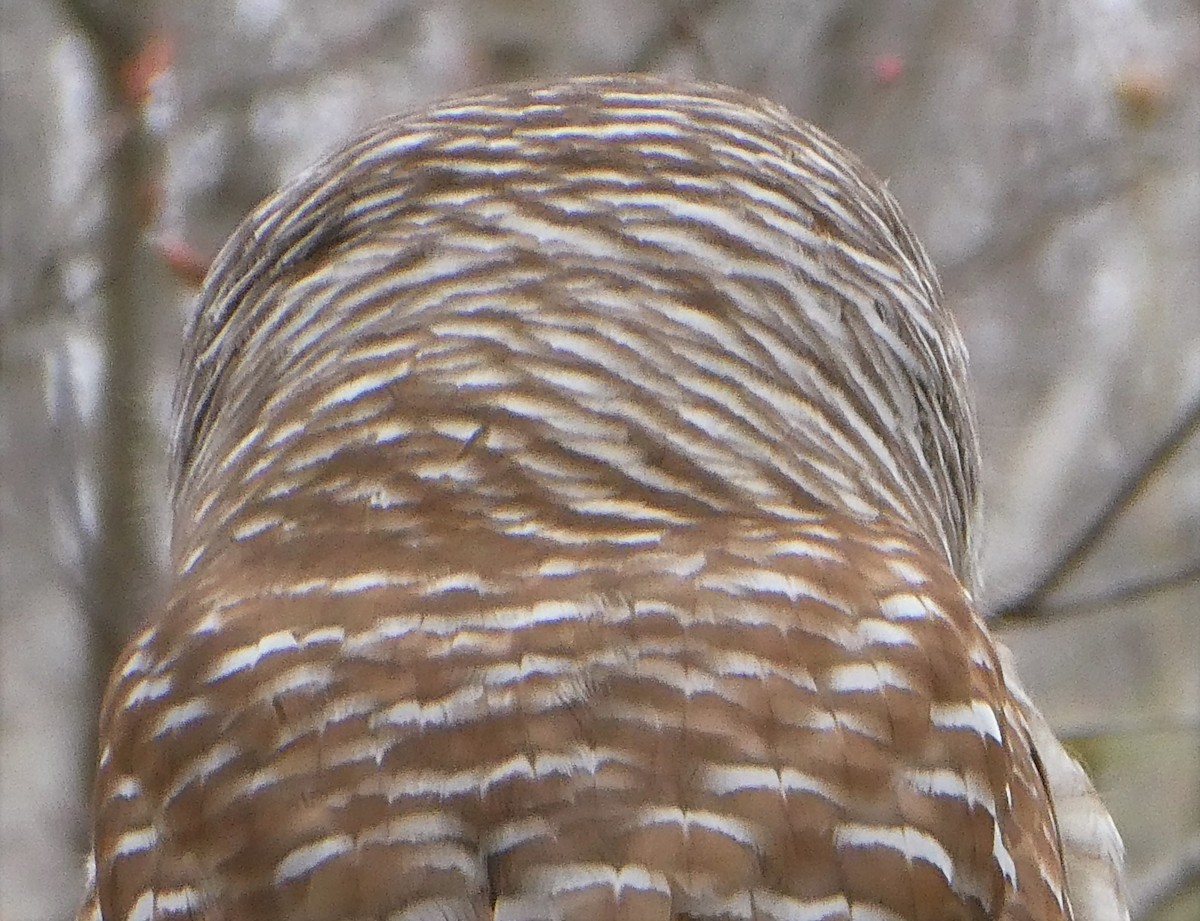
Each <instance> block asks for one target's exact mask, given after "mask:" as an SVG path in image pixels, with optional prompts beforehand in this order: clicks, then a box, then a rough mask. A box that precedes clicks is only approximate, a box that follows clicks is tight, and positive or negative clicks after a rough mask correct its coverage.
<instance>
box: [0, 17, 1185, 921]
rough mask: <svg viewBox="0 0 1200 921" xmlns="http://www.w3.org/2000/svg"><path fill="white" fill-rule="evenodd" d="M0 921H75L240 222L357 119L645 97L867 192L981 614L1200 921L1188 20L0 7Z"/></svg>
mask: <svg viewBox="0 0 1200 921" xmlns="http://www.w3.org/2000/svg"><path fill="white" fill-rule="evenodd" d="M0 43H2V44H0V87H2V96H0V105H2V108H0V231H2V240H3V246H2V250H0V921H64V919H66V918H68V917H69V915H70V914H71V912H72V911H73V910H74V907H75V903H76V900H77V898H78V892H79V888H80V885H79V883H80V879H81V871H80V867H81V854H82V852H83V849H84V844H85V838H86V805H85V804H86V799H87V788H88V784H89V783H90V773H91V761H92V757H93V752H92V748H93V738H94V722H95V713H96V709H97V706H98V696H99V693H100V691H101V689H102V686H103V681H104V678H105V677H106V675H107V672H108V669H109V667H110V665H111V662H112V659H113V657H114V656H115V655H116V653H117V651H118V649H119V647H120V645H121V643H122V642H123V640H124V638H125V637H126V636H127V635H128V634H129V633H130V632H131V631H132V629H133V628H134V626H135V625H136V624H137V622H138V621H139V620H140V619H141V618H142V617H143V616H144V615H145V614H146V612H147V611H148V610H149V609H151V608H152V607H153V604H154V600H155V597H156V593H157V592H158V591H159V588H160V583H159V581H158V580H159V570H160V567H161V564H162V562H163V559H164V557H165V552H166V541H167V538H166V523H167V510H166V506H165V502H164V499H165V494H166V462H165V458H166V442H167V438H166V432H167V429H168V420H169V414H170V400H171V390H172V382H173V377H174V373H175V366H176V361H177V354H178V349H179V335H180V328H181V323H182V318H183V317H184V316H185V314H186V311H187V310H188V306H189V303H190V301H191V299H192V297H193V295H194V291H195V286H196V285H197V283H198V280H199V277H200V276H202V274H203V272H204V269H205V267H206V266H207V264H208V262H209V260H210V259H211V258H212V256H213V255H214V254H215V252H216V250H217V248H218V247H219V245H220V244H221V242H222V240H223V238H224V237H225V236H226V235H227V234H228V233H229V231H230V230H231V229H232V228H233V226H234V225H235V223H236V222H237V221H238V220H239V219H240V217H241V216H242V215H243V214H244V213H245V212H246V211H248V210H249V209H250V207H251V206H252V205H254V204H255V202H256V201H258V200H259V199H260V198H261V197H263V196H264V195H266V194H267V193H269V192H270V191H271V190H272V189H273V188H274V187H275V186H276V185H277V184H278V183H280V182H281V181H282V180H283V179H284V178H286V177H288V176H289V175H291V174H292V173H293V172H295V171H296V170H298V169H300V168H302V167H303V166H305V165H306V164H307V163H308V162H310V161H311V160H312V159H313V158H315V157H316V156H318V155H319V154H320V153H321V152H322V151H324V150H326V149H328V148H330V147H331V146H332V145H335V144H336V143H337V142H338V141H339V140H340V139H343V138H344V137H345V136H346V135H347V134H348V133H350V132H352V131H354V130H355V129H356V128H357V127H358V126H360V125H363V124H364V123H367V122H369V121H371V120H373V119H375V118H377V117H380V116H382V115H385V114H387V113H390V112H393V111H395V110H398V109H403V108H406V107H410V106H413V105H415V104H417V103H419V102H421V101H423V100H426V99H430V98H432V97H437V96H441V95H444V94H447V93H450V92H452V91H454V90H458V89H460V88H464V87H467V86H471V85H476V84H480V83H490V82H497V81H506V80H513V79H524V78H529V77H539V76H548V75H561V74H567V73H582V72H601V71H630V70H648V71H655V72H660V73H669V74H676V75H681V76H688V77H698V78H703V79H707V80H714V81H719V82H723V83H728V84H732V85H735V86H738V87H741V88H744V89H747V90H750V91H753V92H756V93H758V94H761V95H764V96H769V97H770V98H772V99H774V100H775V101H777V102H780V103H782V104H784V105H785V106H787V107H788V108H790V109H791V110H792V111H793V112H794V113H796V114H797V115H800V116H803V117H805V118H808V119H810V120H812V121H814V122H816V123H817V124H819V125H820V126H821V127H823V128H825V129H826V130H827V131H829V132H830V133H832V134H833V135H834V136H835V137H837V138H838V139H840V140H841V141H842V142H843V143H845V144H846V145H848V146H849V147H851V148H852V149H853V150H855V151H856V152H857V153H858V154H859V155H860V156H861V157H862V158H863V159H864V160H865V161H866V162H867V163H868V164H869V165H870V166H871V167H872V168H873V170H874V171H875V172H876V173H878V174H879V175H880V176H882V177H884V178H886V179H887V180H888V181H889V183H890V186H891V188H892V190H893V191H894V192H895V194H896V196H897V197H898V198H899V199H900V201H901V203H902V205H903V206H904V208H905V211H906V213H907V215H908V217H909V219H910V220H911V222H912V223H913V224H914V225H915V227H916V229H917V231H918V234H919V235H920V237H921V239H922V240H923V241H924V242H925V244H926V246H927V248H928V249H929V251H930V254H931V256H932V257H933V260H934V262H935V263H936V265H937V266H938V267H939V271H940V273H941V277H942V281H943V284H944V287H945V291H946V298H947V300H948V302H949V303H950V304H951V306H952V307H953V309H954V310H955V311H956V313H957V315H958V318H959V321H960V323H961V325H962V327H963V330H964V333H965V335H966V338H967V341H968V345H969V347H970V350H971V355H972V361H973V367H972V370H973V375H974V380H975V388H976V391H977V394H978V408H979V417H980V424H981V429H982V439H983V452H984V457H985V463H986V466H985V474H986V481H985V501H986V509H985V522H984V528H983V532H984V545H983V560H984V574H985V575H984V578H985V582H984V589H983V593H982V598H981V601H982V603H983V604H984V605H985V607H986V608H987V609H988V610H989V611H991V612H993V613H994V615H995V616H996V618H997V623H998V626H999V627H1000V629H1001V630H1002V631H1003V632H1004V634H1005V635H1006V636H1007V638H1008V640H1009V641H1010V643H1011V644H1012V646H1013V647H1014V649H1015V651H1016V653H1017V655H1018V659H1019V662H1020V664H1021V667H1022V673H1023V676H1024V678H1025V680H1026V683H1027V684H1028V685H1029V686H1030V688H1031V691H1032V693H1033V695H1034V697H1035V699H1036V700H1038V701H1039V702H1040V703H1041V705H1042V706H1043V707H1044V709H1045V711H1046V713H1047V715H1048V717H1049V718H1050V721H1051V722H1052V723H1053V724H1054V725H1055V726H1056V727H1057V728H1058V729H1059V731H1060V732H1061V733H1062V734H1063V735H1064V736H1065V737H1067V738H1068V739H1070V740H1071V744H1072V747H1073V749H1074V750H1075V751H1076V752H1077V753H1078V754H1079V755H1080V756H1081V757H1082V758H1083V759H1084V760H1085V761H1086V763H1087V764H1088V766H1089V768H1090V770H1091V772H1092V775H1093V777H1094V778H1095V781H1096V784H1097V786H1098V787H1099V788H1100V790H1101V791H1102V793H1103V794H1104V796H1105V797H1106V799H1107V801H1108V803H1109V804H1110V807H1111V809H1112V811H1113V814H1114V816H1115V817H1116V819H1117V822H1118V825H1119V826H1120V827H1121V830H1122V832H1123V834H1124V837H1125V841H1126V844H1127V847H1128V851H1129V861H1130V869H1131V879H1132V883H1133V889H1134V895H1135V918H1137V919H1141V921H1148V919H1154V921H1168V919H1170V921H1197V919H1200V881H1198V877H1200V435H1198V434H1197V433H1196V429H1197V428H1198V427H1200V3H1198V2H1197V0H1074V2H1070V3H1063V2H1059V0H992V2H988V3H960V2H957V0H891V2H887V3H883V2H863V0H858V2H853V0H725V2H722V0H408V2H406V0H357V2H351V0H347V2H341V3H328V2H325V0H0Z"/></svg>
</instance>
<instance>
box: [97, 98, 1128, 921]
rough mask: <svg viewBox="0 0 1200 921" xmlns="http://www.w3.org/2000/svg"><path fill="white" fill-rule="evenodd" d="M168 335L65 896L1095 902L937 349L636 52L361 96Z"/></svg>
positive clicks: (496, 912)
mask: <svg viewBox="0 0 1200 921" xmlns="http://www.w3.org/2000/svg"><path fill="white" fill-rule="evenodd" d="M186 341H187V344H186V350H185V359H184V366H183V375H182V381H181V384H180V388H179V391H178V399H177V413H178V429H177V444H176V468H175V479H174V532H173V538H172V561H173V570H172V578H171V582H170V586H169V592H168V596H167V598H166V600H165V602H164V605H163V608H162V610H161V613H160V614H159V615H158V616H157V617H156V618H154V619H153V621H152V622H151V623H150V625H149V626H148V627H147V628H146V629H145V631H144V632H143V633H141V634H140V635H139V636H137V637H136V638H135V639H134V640H133V641H132V642H131V643H130V645H129V646H128V648H127V650H126V651H125V653H124V655H123V658H122V659H121V661H120V662H119V664H118V666H117V668H116V670H115V673H114V675H113V678H112V681H111V684H110V687H109V691H108V693H107V697H106V700H105V703H104V706H103V713H102V718H101V727H100V745H101V752H100V756H99V764H98V780H97V786H96V792H95V797H96V799H95V818H94V829H93V831H94V847H93V852H92V857H91V858H90V859H89V868H90V873H89V894H88V898H87V903H86V905H85V907H84V908H83V910H82V912H81V915H80V917H81V919H86V921H91V919H104V921H151V919H152V921H169V919H175V918H180V919H182V918H191V919H204V921H284V919H287V921H350V919H356V921H357V919H380V921H382V919H387V921H429V919H439V921H468V919H469V921H484V919H494V921H608V919H612V921H615V919H627V921H659V919H661V921H668V919H692V921H700V919H714V921H715V919H730V921H732V919H746V921H749V919H754V921H768V919H770V921H799V919H813V921H815V919H822V921H950V919H1003V921H1047V919H1069V918H1075V919H1077V921H1084V919H1088V921H1110V919H1118V918H1122V917H1126V916H1127V913H1126V912H1125V909H1124V898H1123V895H1122V892H1121V882H1120V859H1121V858H1120V848H1121V846H1120V841H1119V838H1118V837H1117V834H1116V831H1115V829H1114V827H1113V825H1112V822H1111V820H1110V819H1109V817H1108V815H1107V813H1106V812H1105V811H1104V809H1103V807H1102V806H1101V805H1100V804H1099V802H1098V801H1097V799H1096V796H1095V794H1094V792H1093V791H1092V788H1091V786H1090V784H1089V783H1088V781H1087V779H1086V777H1085V776H1084V775H1083V773H1082V771H1081V770H1080V769H1079V768H1078V766H1077V765H1075V763H1074V762H1073V761H1072V760H1071V759H1070V758H1069V757H1068V756H1067V755H1066V753H1065V752H1064V751H1063V750H1062V749H1061V747H1060V746H1059V745H1058V743H1057V742H1056V741H1055V740H1054V738H1053V736H1052V735H1051V734H1050V732H1049V730H1048V729H1047V727H1046V725H1045V723H1044V721H1043V720H1042V719H1041V717H1040V716H1039V714H1038V713H1037V711H1036V710H1035V709H1034V708H1033V706H1032V705H1031V704H1030V703H1029V701H1028V699H1027V698H1026V696H1025V695H1024V694H1023V693H1022V691H1021V689H1020V687H1019V685H1018V684H1017V683H1016V681H1015V678H1014V676H1013V672H1012V669H1011V665H1010V664H1009V663H1008V662H1007V661H1006V659H1005V658H1004V653H1003V650H1002V649H1001V648H1000V647H998V646H997V644H996V643H995V642H993V640H992V639H991V638H990V637H989V634H988V632H987V630H986V628H985V626H984V624H983V622H982V620H981V618H980V616H979V614H978V612H977V610H976V609H975V607H974V605H973V603H972V598H971V589H972V583H973V554H972V523H973V518H974V515H975V507H976V471H977V449H976V440H975V433H974V427H973V419H972V413H971V407H970V402H969V399H968V395H967V385H966V373H965V363H964V362H965V356H964V350H963V346H962V343H961V341H960V338H959V334H958V332H957V331H956V329H955V326H954V324H953V322H952V320H951V318H950V316H949V314H948V313H947V311H946V309H945V308H944V307H943V305H942V304H941V300H940V293H939V289H938V285H937V282H936V279H935V276H934V273H933V271H932V269H931V268H930V266H929V263H928V261H927V259H926V256H925V254H924V252H923V251H922V249H921V247H920V244H919V243H918V242H917V241H916V239H915V238H914V237H913V235H912V233H911V232H910V230H909V229H908V227H907V226H906V225H905V223H904V221H903V219H902V218H901V216H900V213H899V211H898V210H897V206H896V204H895V202H894V201H893V199H892V198H891V196H890V195H889V194H888V193H887V192H886V191H885V190H884V189H883V188H882V187H881V185H880V184H879V183H878V182H877V181H876V180H875V179H873V178H872V177H871V176H870V175H869V174H868V173H867V172H866V171H865V170H864V168H863V167H862V166H861V165H860V164H859V163H858V162H857V161H856V160H855V159H854V158H853V157H852V156H851V155H850V154H848V153H847V152H846V151H844V150H842V149H841V148H840V147H838V146H837V145H836V144H835V143H834V142H833V141H831V140H830V139H829V138H827V137H825V136H824V135H822V134H821V133H820V132H818V131H817V130H815V129H813V128H812V127H810V126H808V125H806V124H803V123H801V122H799V121H797V120H796V119H794V118H792V117H790V116H789V115H788V114H787V113H786V112H784V111H783V110H781V109H780V108H778V107H776V106H774V105H771V104H769V103H766V102H764V101H761V100H758V99H754V98H751V97H748V96H745V95H742V94H740V93H737V92H734V91H732V90H729V89H725V88H723V87H718V86H703V85H694V84H688V83H682V82H671V81H663V80H657V79H650V78H641V77H599V78H584V79H576V80H570V81H566V82H562V83H559V84H556V85H526V86H516V87H506V88H501V89H498V90H493V91H484V92H481V93H478V94H476V95H469V96H463V97H460V98H456V99H451V100H449V101H447V102H444V103H442V104H438V105H434V106H432V107H429V108H425V109H422V110H420V111H415V112H412V113H409V114H407V115H403V116H400V117H397V118H393V119H391V120H388V121H385V122H383V123H381V124H380V125H378V126H377V127H375V128H374V129H373V130H371V131H368V132H367V133H366V134H364V135H362V136H361V137H360V138H358V139H357V140H355V141H354V142H353V143H351V144H349V145H348V146H346V147H344V148H343V149H342V150H340V151H339V152H337V153H335V154H333V155H332V156H331V157H329V158H328V159H326V160H325V161H324V162H322V163H320V164H318V165H317V166H315V167H314V168H312V169H311V170H309V171H308V172H306V173H304V174H303V175H302V176H300V177H299V178H298V179H296V180H295V181H294V182H292V183H291V184H290V185H288V186H286V187H285V188H284V189H283V190H282V191H280V192H279V193H278V194H276V195H275V196H274V197H272V198H270V199H269V200H268V201H266V202H265V203H264V204H263V205H261V206H260V207H259V208H258V209H257V210H256V211H255V212H254V213H253V214H252V215H250V217H249V218H248V219H247V220H246V221H245V222H244V223H243V224H242V226H241V228H240V229H239V230H238V231H237V232H236V233H235V234H234V235H233V237H232V239H231V240H230V241H229V242H228V244H227V245H226V246H225V248H224V249H223V250H222V252H221V254H220V256H219V257H218V259H217V261H216V263H215V264H214V266H213V268H212V271H211V272H210V274H209V277H208V280H207V282H206V284H205V287H204V289H203V293H202V295H201V297H200V301H199V306H198V309H197V311H196V313H195V315H194V318H193V320H192V321H191V324H190V327H189V330H188V333H187V340H186Z"/></svg>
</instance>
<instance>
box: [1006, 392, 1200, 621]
mask: <svg viewBox="0 0 1200 921" xmlns="http://www.w3.org/2000/svg"><path fill="white" fill-rule="evenodd" d="M1198 430H1200V397H1197V398H1196V399H1195V400H1194V401H1193V402H1192V404H1191V405H1190V406H1189V407H1188V408H1187V409H1186V410H1185V411H1184V413H1183V415H1182V416H1181V417H1180V419H1179V421H1178V422H1176V423H1175V425H1174V426H1173V427H1172V428H1171V430H1170V431H1169V432H1167V434H1166V435H1165V436H1164V437H1163V438H1162V439H1161V440H1160V441H1159V443H1158V444H1157V445H1155V447H1154V448H1153V449H1152V450H1151V451H1150V453H1149V454H1148V455H1147V456H1146V458H1145V459H1144V460H1143V461H1142V462H1141V463H1140V464H1138V465H1137V467H1135V468H1134V470H1133V472H1132V473H1131V474H1130V475H1129V476H1127V477H1126V478H1125V479H1124V481H1123V482H1122V483H1121V485H1120V486H1119V487H1118V488H1117V490H1116V492H1114V493H1113V495H1112V496H1111V497H1110V498H1109V500H1108V501H1107V502H1106V503H1105V504H1104V506H1103V507H1101V509H1100V511H1099V513H1098V514H1097V515H1096V517H1095V518H1094V519H1093V520H1092V523H1091V524H1089V525H1088V526H1087V527H1086V528H1085V529H1084V530H1083V532H1082V533H1081V534H1080V535H1079V536H1078V537H1077V538H1076V539H1075V541H1074V542H1073V543H1071V544H1070V545H1069V546H1068V547H1067V548H1066V550H1065V551H1064V552H1063V553H1062V554H1061V555H1060V556H1059V558H1058V559H1057V560H1056V561H1055V562H1054V564H1053V565H1052V566H1050V568H1049V569H1048V570H1047V572H1046V574H1045V575H1044V576H1043V577H1042V578H1041V579H1039V580H1038V581H1037V582H1036V583H1035V584H1034V585H1033V586H1032V587H1031V588H1029V589H1028V590H1027V591H1026V592H1025V593H1024V594H1022V595H1021V596H1020V597H1019V598H1017V599H1016V600H1014V601H1011V602H1009V603H1008V604H1005V605H1004V606H1003V607H1001V608H1000V609H999V610H997V611H995V612H994V613H993V615H992V622H993V623H995V624H999V625H1004V626H1008V625H1011V624H1016V623H1022V622H1028V621H1033V620H1043V619H1045V618H1047V617H1050V616H1058V615H1061V614H1067V613H1075V612H1077V611H1080V610H1084V609H1089V610H1090V609H1095V608H1098V607H1107V606H1110V605H1113V604H1118V603H1121V602H1123V601H1130V600H1133V599H1135V598H1140V597H1145V596H1146V595H1150V594H1153V593H1154V592H1158V591H1162V590H1163V589H1165V588H1170V587H1174V586H1176V585H1179V584H1181V583H1185V582H1187V581H1189V580H1191V579H1193V578H1195V576H1196V574H1197V573H1198V572H1200V562H1198V563H1196V564H1194V565H1192V566H1189V567H1187V568H1185V569H1184V570H1183V571H1182V572H1179V573H1175V574H1172V575H1170V576H1166V577H1156V578H1150V579H1145V580H1140V581H1138V582H1135V583H1132V584H1129V585H1124V586H1117V587H1116V588H1114V589H1112V590H1110V591H1108V592H1105V593H1103V594H1102V595H1100V596H1096V597H1093V598H1088V599H1084V600H1082V601H1073V602H1069V603H1066V604H1061V605H1055V606H1050V605H1048V604H1046V599H1047V598H1048V597H1049V596H1050V594H1051V593H1053V592H1054V591H1055V590H1056V589H1058V588H1059V587H1060V586H1061V585H1062V584H1063V583H1064V582H1065V581H1066V580H1067V579H1068V578H1070V576H1071V575H1072V574H1073V573H1074V572H1075V571H1076V570H1077V569H1078V568H1079V567H1080V565H1082V564H1083V562H1084V561H1085V560H1087V558H1088V557H1089V556H1090V555H1091V554H1092V552H1093V551H1094V550H1095V549H1096V547H1097V546H1098V545H1099V544H1100V542H1101V541H1103V540H1104V538H1105V537H1107V536H1108V534H1109V533H1111V531H1112V529H1113V527H1114V526H1115V525H1116V524H1117V522H1118V521H1120V519H1121V516H1122V515H1124V514H1125V512H1126V511H1127V510H1128V509H1129V507H1130V506H1132V505H1133V503H1134V502H1135V501H1137V499H1138V497H1139V496H1140V495H1141V494H1142V492H1143V491H1144V490H1145V489H1146V487H1147V486H1149V485H1150V483H1152V482H1153V481H1154V479H1155V478H1156V477H1157V476H1158V475H1159V473H1161V472H1162V470H1163V469H1164V468H1165V467H1166V466H1167V465H1168V464H1169V463H1170V462H1171V460H1172V459H1173V458H1174V457H1175V456H1176V455H1177V454H1178V453H1179V451H1180V449H1182V448H1183V446H1184V445H1185V444H1187V443H1188V440H1189V439H1190V438H1191V437H1192V436H1193V435H1194V434H1195V433H1196V432H1197V431H1198Z"/></svg>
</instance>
